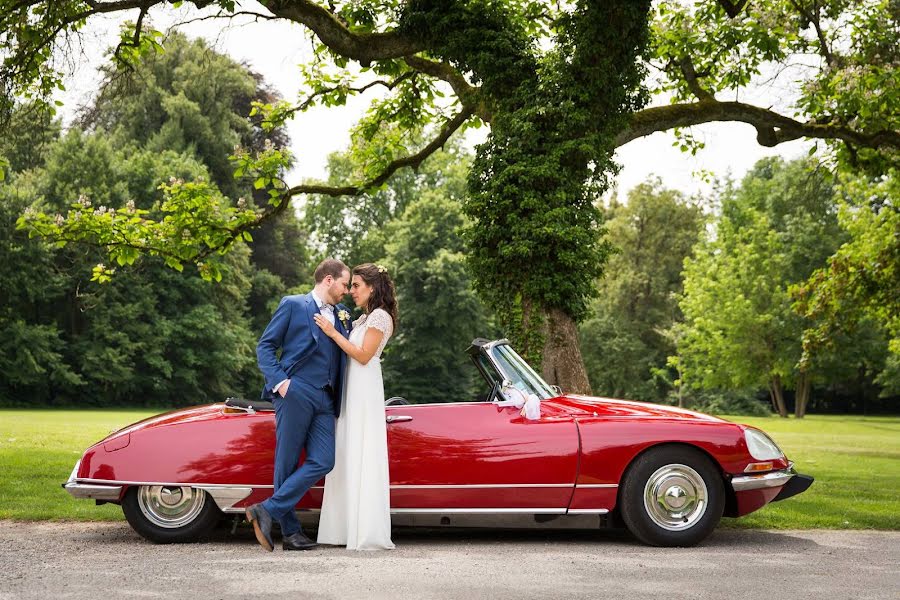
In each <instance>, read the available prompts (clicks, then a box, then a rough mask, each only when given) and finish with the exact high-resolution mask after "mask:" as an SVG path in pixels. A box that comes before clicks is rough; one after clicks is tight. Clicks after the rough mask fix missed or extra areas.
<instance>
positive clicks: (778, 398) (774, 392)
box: [769, 375, 788, 418]
mask: <svg viewBox="0 0 900 600" xmlns="http://www.w3.org/2000/svg"><path fill="white" fill-rule="evenodd" d="M769 398H770V399H771V400H772V408H774V409H775V411H776V412H777V413H778V416H780V417H784V418H787V416H788V414H787V408H786V407H785V405H784V388H783V387H782V386H781V376H780V375H773V376H772V379H770V380H769Z"/></svg>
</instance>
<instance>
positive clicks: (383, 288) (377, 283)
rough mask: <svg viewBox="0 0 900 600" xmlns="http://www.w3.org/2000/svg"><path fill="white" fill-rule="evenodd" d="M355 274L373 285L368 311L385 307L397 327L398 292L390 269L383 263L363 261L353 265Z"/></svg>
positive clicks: (395, 327)
mask: <svg viewBox="0 0 900 600" xmlns="http://www.w3.org/2000/svg"><path fill="white" fill-rule="evenodd" d="M353 274H354V275H359V276H360V277H361V278H362V280H363V281H365V282H366V285H370V286H372V295H371V296H369V304H368V306H366V312H368V313H371V312H372V311H373V310H375V309H376V308H380V309H383V310H384V311H386V312H387V314H389V315H391V320H392V321H393V322H394V329H395V330H396V329H397V316H398V309H397V293H396V291H395V290H394V282H393V280H392V279H391V276H390V275H388V271H387V269H386V268H385V267H382V266H381V265H373V264H372V263H363V264H361V265H357V266H355V267H353Z"/></svg>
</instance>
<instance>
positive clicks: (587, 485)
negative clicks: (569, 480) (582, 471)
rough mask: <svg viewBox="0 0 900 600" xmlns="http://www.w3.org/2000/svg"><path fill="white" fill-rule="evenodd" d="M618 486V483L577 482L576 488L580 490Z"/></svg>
mask: <svg viewBox="0 0 900 600" xmlns="http://www.w3.org/2000/svg"><path fill="white" fill-rule="evenodd" d="M617 487H619V484H618V483H577V484H575V489H578V490H583V489H602V488H617Z"/></svg>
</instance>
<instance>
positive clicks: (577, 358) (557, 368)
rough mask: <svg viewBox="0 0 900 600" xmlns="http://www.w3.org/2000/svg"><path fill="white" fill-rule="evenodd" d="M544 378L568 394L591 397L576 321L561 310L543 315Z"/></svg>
mask: <svg viewBox="0 0 900 600" xmlns="http://www.w3.org/2000/svg"><path fill="white" fill-rule="evenodd" d="M542 356H543V363H542V375H543V377H544V379H545V380H546V381H547V383H549V384H551V385H558V386H559V387H560V388H562V390H563V391H564V392H565V393H567V394H590V393H591V384H590V382H588V377H587V370H585V368H584V359H582V358H581V348H580V347H579V345H578V326H577V325H576V323H575V319H573V318H572V317H571V316H569V315H568V314H567V313H565V312H564V311H563V310H561V309H559V308H551V309H548V310H545V311H544V351H543V354H542Z"/></svg>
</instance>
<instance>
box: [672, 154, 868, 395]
mask: <svg viewBox="0 0 900 600" xmlns="http://www.w3.org/2000/svg"><path fill="white" fill-rule="evenodd" d="M844 239H845V234H843V233H842V231H841V228H840V227H839V224H838V218H837V211H836V200H835V196H834V190H833V185H832V178H831V176H830V174H828V173H827V172H825V171H824V170H822V169H821V168H818V167H817V166H816V165H815V164H810V163H807V162H805V161H795V162H793V163H790V164H784V163H782V161H780V160H779V159H766V160H764V161H761V162H760V163H758V164H757V165H756V166H755V167H754V169H753V170H752V171H751V172H750V173H749V174H748V175H747V177H746V178H745V179H744V181H743V182H742V184H741V186H740V187H739V188H732V187H731V186H728V187H726V189H725V192H724V195H723V201H722V208H721V216H720V217H719V219H718V220H717V223H716V230H715V234H714V236H710V238H709V239H707V240H706V241H704V242H702V243H701V244H700V245H699V246H698V247H697V249H696V257H695V258H693V259H688V260H687V261H686V263H685V274H684V277H685V283H684V288H685V291H684V296H683V297H682V299H681V302H680V304H681V308H682V310H683V311H684V315H685V325H684V327H683V328H676V337H677V339H678V365H679V367H680V368H681V372H682V374H683V378H684V382H683V383H684V384H685V385H688V386H689V387H699V388H707V389H709V388H725V389H735V388H751V389H754V388H755V389H759V388H762V387H764V386H767V385H774V386H776V387H778V386H780V385H781V384H784V385H785V386H786V387H787V388H788V389H791V388H792V387H794V386H796V385H798V384H799V383H798V382H799V381H800V377H801V375H803V374H804V373H806V374H808V375H809V376H811V377H812V378H813V380H812V381H813V383H818V384H826V383H829V382H837V381H841V380H847V379H853V377H854V375H853V373H854V371H856V370H858V369H864V370H865V369H867V370H869V371H870V372H872V371H873V370H875V369H879V368H880V367H879V365H880V364H883V361H884V350H885V349H884V341H883V338H881V337H879V336H878V335H877V334H875V332H873V331H872V330H871V328H867V327H861V328H859V329H858V330H857V331H856V332H855V333H854V334H853V335H848V336H846V337H844V338H843V339H841V340H840V344H837V345H835V346H834V347H832V348H831V349H830V352H820V353H819V354H818V355H817V356H815V358H814V359H811V360H804V361H801V340H802V337H803V331H804V329H807V328H810V327H812V326H813V325H814V323H813V322H812V321H810V320H807V319H805V318H803V317H802V316H801V315H798V314H797V313H796V312H795V311H794V310H793V309H792V304H793V301H792V299H791V295H790V294H789V292H788V290H789V287H790V286H792V285H794V284H797V283H799V282H803V281H805V280H806V279H807V278H808V277H810V275H811V274H812V273H813V272H814V271H815V270H816V269H820V268H821V267H822V266H824V265H825V264H826V261H827V260H828V257H829V255H831V254H832V253H833V252H834V251H835V250H836V249H837V248H838V246H839V245H840V244H841V242H842V241H843V240H844ZM882 283H883V282H882Z"/></svg>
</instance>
